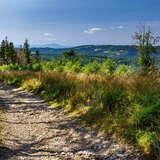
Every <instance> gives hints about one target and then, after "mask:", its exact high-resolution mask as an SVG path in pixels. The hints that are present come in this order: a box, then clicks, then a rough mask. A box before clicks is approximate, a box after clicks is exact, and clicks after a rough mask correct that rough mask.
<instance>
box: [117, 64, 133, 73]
mask: <svg viewBox="0 0 160 160" xmlns="http://www.w3.org/2000/svg"><path fill="white" fill-rule="evenodd" d="M131 73H133V70H132V68H131V67H129V66H127V65H124V64H122V65H119V66H118V67H117V69H116V71H115V75H125V74H131Z"/></svg>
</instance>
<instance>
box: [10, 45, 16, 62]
mask: <svg viewBox="0 0 160 160" xmlns="http://www.w3.org/2000/svg"><path fill="white" fill-rule="evenodd" d="M9 58H10V63H12V64H15V63H16V60H17V53H16V51H15V49H14V44H13V43H12V42H10V43H9Z"/></svg>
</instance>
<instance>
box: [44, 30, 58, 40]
mask: <svg viewBox="0 0 160 160" xmlns="http://www.w3.org/2000/svg"><path fill="white" fill-rule="evenodd" d="M43 36H44V37H45V39H46V40H47V41H56V40H57V39H56V38H55V37H54V35H53V34H52V33H47V32H46V33H43Z"/></svg>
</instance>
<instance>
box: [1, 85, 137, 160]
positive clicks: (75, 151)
mask: <svg viewBox="0 0 160 160" xmlns="http://www.w3.org/2000/svg"><path fill="white" fill-rule="evenodd" d="M0 107H1V108H3V109H4V112H5V118H4V119H3V121H2V124H3V125H4V126H5V127H4V129H3V132H2V133H3V136H4V146H3V147H1V154H0V160H61V159H63V160H72V159H73V160H81V159H82V160H85V159H88V160H94V159H97V160H98V159H99V160H101V159H102V160H103V159H104V160H105V159H107V160H136V159H137V160H138V158H136V157H137V154H136V152H135V150H134V149H133V148H132V147H127V146H124V145H123V146H121V145H119V144H118V143H116V141H115V140H113V139H112V138H106V137H104V136H103V135H101V134H97V133H96V132H94V131H91V130H87V129H85V128H84V127H82V126H81V125H80V124H79V122H78V120H71V119H69V118H68V117H67V116H66V115H64V113H63V112H62V111H60V110H56V109H53V108H52V107H50V106H49V105H48V104H47V103H45V102H44V101H43V100H41V99H40V98H38V97H37V96H34V95H32V94H29V93H26V92H25V91H22V90H20V89H15V88H13V87H10V86H7V85H4V84H3V83H0Z"/></svg>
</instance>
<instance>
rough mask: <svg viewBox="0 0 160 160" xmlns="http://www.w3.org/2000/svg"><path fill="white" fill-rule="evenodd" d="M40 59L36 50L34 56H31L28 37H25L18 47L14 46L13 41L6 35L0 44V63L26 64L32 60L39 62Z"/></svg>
mask: <svg viewBox="0 0 160 160" xmlns="http://www.w3.org/2000/svg"><path fill="white" fill-rule="evenodd" d="M40 60H41V57H40V53H39V51H38V50H37V51H36V54H35V56H34V57H32V56H31V51H30V45H29V42H28V39H25V42H24V43H23V45H22V47H20V48H15V47H14V44H13V42H10V41H9V40H8V38H7V37H5V39H4V40H2V42H1V44H0V65H8V64H18V65H27V64H29V63H31V62H33V61H34V62H40Z"/></svg>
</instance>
